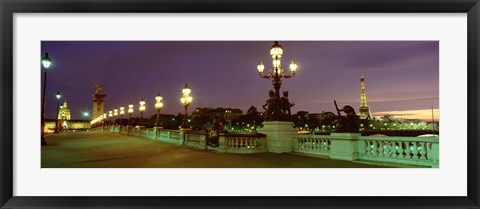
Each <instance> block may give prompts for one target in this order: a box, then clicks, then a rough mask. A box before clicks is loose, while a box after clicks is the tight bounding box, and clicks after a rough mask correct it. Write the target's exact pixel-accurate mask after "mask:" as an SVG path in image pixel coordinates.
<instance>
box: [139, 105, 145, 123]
mask: <svg viewBox="0 0 480 209" xmlns="http://www.w3.org/2000/svg"><path fill="white" fill-rule="evenodd" d="M139 104H140V107H138V110H139V111H140V126H143V112H145V100H143V98H142V99H141V100H140V102H139Z"/></svg>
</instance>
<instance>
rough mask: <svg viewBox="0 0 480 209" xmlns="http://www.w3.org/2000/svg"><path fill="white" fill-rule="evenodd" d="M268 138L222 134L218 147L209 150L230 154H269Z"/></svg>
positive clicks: (253, 135)
mask: <svg viewBox="0 0 480 209" xmlns="http://www.w3.org/2000/svg"><path fill="white" fill-rule="evenodd" d="M266 142H267V140H266V137H265V135H264V134H260V133H251V134H236V133H227V134H220V136H219V139H218V147H212V148H210V147H209V149H212V150H216V151H219V152H228V153H261V152H267V146H266Z"/></svg>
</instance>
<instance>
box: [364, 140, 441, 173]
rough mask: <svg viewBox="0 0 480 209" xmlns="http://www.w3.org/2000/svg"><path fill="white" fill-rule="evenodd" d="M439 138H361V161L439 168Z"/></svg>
mask: <svg viewBox="0 0 480 209" xmlns="http://www.w3.org/2000/svg"><path fill="white" fill-rule="evenodd" d="M438 151H439V143H438V137H374V136H369V137H360V138H359V154H360V159H362V160H369V161H381V162H391V163H402V164H411V165H420V166H431V167H438V164H439V152H438Z"/></svg>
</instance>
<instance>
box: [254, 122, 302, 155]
mask: <svg viewBox="0 0 480 209" xmlns="http://www.w3.org/2000/svg"><path fill="white" fill-rule="evenodd" d="M292 125H293V123H292V122H285V121H265V122H263V128H262V129H260V130H259V131H258V132H260V133H262V134H265V135H267V152H274V153H285V152H292V151H293V144H292V141H293V136H295V135H297V130H296V129H295V128H293V126H292Z"/></svg>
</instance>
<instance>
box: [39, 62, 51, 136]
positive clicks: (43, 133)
mask: <svg viewBox="0 0 480 209" xmlns="http://www.w3.org/2000/svg"><path fill="white" fill-rule="evenodd" d="M51 64H52V60H51V59H50V57H48V53H45V56H44V57H43V58H42V65H43V72H44V74H43V75H44V76H43V77H44V78H43V96H42V132H41V134H42V136H41V139H40V140H41V143H42V145H47V141H45V91H46V89H47V71H48V68H49V67H50V65H51Z"/></svg>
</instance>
